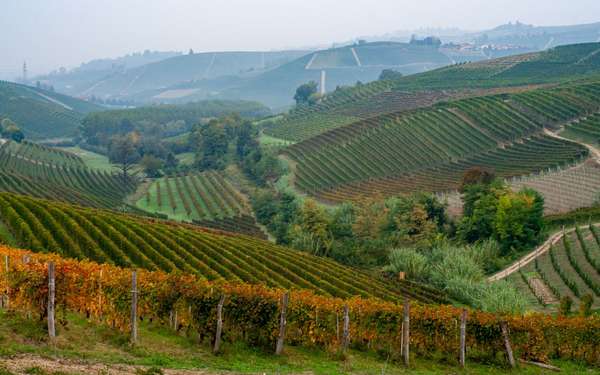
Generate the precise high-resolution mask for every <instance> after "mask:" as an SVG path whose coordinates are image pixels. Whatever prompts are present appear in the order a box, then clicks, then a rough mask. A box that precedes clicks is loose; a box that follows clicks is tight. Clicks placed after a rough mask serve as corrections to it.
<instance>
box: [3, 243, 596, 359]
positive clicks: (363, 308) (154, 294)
mask: <svg viewBox="0 0 600 375" xmlns="http://www.w3.org/2000/svg"><path fill="white" fill-rule="evenodd" d="M5 255H6V256H8V257H9V260H10V261H9V269H8V272H6V271H5V268H4V258H5V257H4V256H5ZM0 258H1V259H0V260H2V267H1V272H0V292H2V293H5V291H7V290H8V296H9V299H10V308H11V309H14V310H18V311H28V312H31V313H33V314H39V317H44V314H45V310H46V303H47V302H46V301H47V298H48V296H47V294H48V287H47V285H48V279H47V278H48V276H47V262H49V261H53V262H54V263H55V267H56V305H57V308H58V310H59V317H60V316H61V311H67V310H69V311H79V312H81V313H85V314H87V315H88V316H89V317H90V318H91V319H92V318H93V319H96V320H98V321H101V322H104V323H106V324H109V325H111V326H114V327H115V328H116V329H121V330H123V331H127V330H128V329H129V324H130V319H129V317H130V301H131V270H128V269H123V268H119V267H116V266H112V265H108V264H97V263H93V262H86V261H76V260H67V259H64V258H61V257H59V256H57V255H52V254H39V253H38V254H35V253H31V252H28V251H23V250H16V249H11V248H6V247H1V246H0ZM138 290H139V297H138V298H139V304H138V311H139V318H140V319H143V320H146V321H148V320H152V321H154V322H163V323H165V324H166V323H167V321H169V318H170V317H171V316H172V312H174V311H176V312H177V315H178V329H179V330H180V331H187V332H188V333H195V334H197V335H198V336H199V337H200V339H204V340H211V339H212V338H213V337H214V331H215V326H216V307H217V304H218V302H219V299H220V297H221V295H225V296H226V299H225V305H224V328H223V332H224V340H225V341H226V342H227V341H229V342H232V341H243V342H246V343H248V344H250V345H260V346H263V347H266V348H274V345H275V340H276V338H277V334H278V329H279V314H280V307H279V303H280V298H281V295H282V294H283V293H284V291H283V290H278V289H272V288H268V287H266V286H263V285H253V284H239V283H229V282H214V281H213V282H209V281H206V280H203V279H200V278H199V277H197V276H193V275H187V274H182V273H171V274H168V273H164V272H157V271H145V270H138ZM345 305H348V306H349V310H350V340H351V346H352V347H354V348H356V349H363V350H373V351H377V352H382V353H389V354H390V355H391V356H392V357H394V356H397V355H399V353H400V342H401V340H400V337H401V326H402V306H401V305H399V304H396V303H391V302H384V301H381V300H378V299H365V298H359V297H356V298H352V299H349V300H343V299H339V298H332V297H328V296H321V295H316V294H314V293H313V292H311V291H306V290H292V291H291V292H290V303H289V305H288V315H287V322H288V329H287V336H286V343H287V344H293V345H304V346H317V347H321V348H326V349H328V350H332V351H334V350H337V348H339V345H340V339H341V338H340V331H341V328H340V323H339V322H340V321H341V317H342V313H343V309H344V306H345ZM461 311H462V309H460V308H456V307H453V306H448V305H438V306H433V305H419V304H413V305H412V306H411V326H410V330H411V336H410V345H411V351H412V352H413V353H415V355H419V356H432V355H434V354H439V353H442V354H445V355H447V356H448V357H454V358H455V357H456V356H457V353H458V342H459V319H460V314H461ZM499 319H500V318H499V317H498V316H496V315H494V314H490V313H484V312H480V311H469V318H468V325H467V347H468V351H469V355H470V356H487V357H492V356H494V355H495V354H496V353H499V352H501V351H502V350H503V349H502V338H501V333H500V326H499ZM502 319H504V320H506V321H507V322H508V324H509V327H510V334H511V341H512V344H513V348H514V349H515V351H516V352H517V354H518V355H519V356H520V357H522V358H525V359H532V360H540V361H546V360H548V359H549V358H568V359H576V360H582V361H585V362H587V363H589V364H595V365H600V319H599V318H598V317H592V318H581V317H573V318H565V317H551V316H549V315H543V314H539V313H536V314H531V315H526V316H505V317H502Z"/></svg>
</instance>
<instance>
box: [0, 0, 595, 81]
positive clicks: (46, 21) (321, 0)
mask: <svg viewBox="0 0 600 375" xmlns="http://www.w3.org/2000/svg"><path fill="white" fill-rule="evenodd" d="M515 20H519V21H521V22H523V23H527V24H535V25H568V24H579V23H591V22H598V21H600V0H410V1H407V0H0V78H2V77H4V78H6V77H7V76H8V75H11V74H18V73H19V72H20V70H21V66H22V64H23V61H27V64H28V67H29V70H30V72H31V73H32V74H39V73H45V72H48V71H50V70H53V69H57V68H58V67H60V66H65V67H67V68H72V67H75V66H78V65H79V64H81V63H82V62H84V61H89V60H92V59H95V58H103V57H116V56H121V55H125V54H128V53H131V52H138V51H143V50H146V49H149V50H161V51H187V50H189V49H190V48H192V49H193V50H194V51H195V52H206V51H231V50H272V49H283V48H293V47H305V46H315V45H330V44H331V43H333V42H343V41H347V40H350V39H353V38H355V37H358V36H363V35H380V34H385V33H390V32H393V31H395V30H414V29H419V28H428V27H432V28H451V27H458V28H461V29H466V30H484V29H488V28H493V27H495V26H497V25H500V24H504V23H507V22H509V21H513V22H514V21H515Z"/></svg>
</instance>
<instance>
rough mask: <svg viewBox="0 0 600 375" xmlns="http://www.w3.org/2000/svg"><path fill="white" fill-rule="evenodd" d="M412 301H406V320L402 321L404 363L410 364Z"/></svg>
mask: <svg viewBox="0 0 600 375" xmlns="http://www.w3.org/2000/svg"><path fill="white" fill-rule="evenodd" d="M409 345H410V302H409V301H408V299H406V300H405V301H404V321H403V322H402V357H403V358H404V365H405V366H408V365H409V360H410V346H409Z"/></svg>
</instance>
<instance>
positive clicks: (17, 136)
mask: <svg viewBox="0 0 600 375" xmlns="http://www.w3.org/2000/svg"><path fill="white" fill-rule="evenodd" d="M0 135H1V136H2V137H3V138H7V139H12V140H13V141H15V142H21V141H22V140H23V139H24V138H25V136H24V135H23V132H22V131H21V129H19V127H18V126H17V124H16V123H15V122H14V121H12V120H11V119H8V118H5V119H3V120H2V122H0Z"/></svg>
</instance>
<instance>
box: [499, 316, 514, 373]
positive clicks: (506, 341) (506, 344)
mask: <svg viewBox="0 0 600 375" xmlns="http://www.w3.org/2000/svg"><path fill="white" fill-rule="evenodd" d="M500 328H502V337H503V338H504V348H505V349H506V354H507V356H508V363H509V364H510V367H512V368H514V367H515V366H516V363H515V357H514V356H513V351H512V347H511V346H510V336H509V333H508V323H507V322H506V320H503V321H501V322H500Z"/></svg>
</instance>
